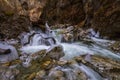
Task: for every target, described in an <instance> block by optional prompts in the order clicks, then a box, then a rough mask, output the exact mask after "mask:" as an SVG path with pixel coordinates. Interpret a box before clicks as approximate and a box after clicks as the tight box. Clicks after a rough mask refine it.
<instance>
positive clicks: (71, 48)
mask: <svg viewBox="0 0 120 80" xmlns="http://www.w3.org/2000/svg"><path fill="white" fill-rule="evenodd" d="M57 31H58V30H53V31H52V34H49V36H51V37H54V38H55V40H56V44H60V45H62V47H63V50H64V53H65V56H64V57H62V58H61V59H62V60H71V59H72V58H74V57H76V56H80V55H84V54H90V55H99V56H103V57H107V58H111V59H113V60H117V61H120V56H119V55H116V54H115V53H114V52H112V51H111V50H109V49H108V48H107V46H109V44H111V43H113V42H114V41H110V40H104V39H99V38H96V37H99V33H97V34H95V32H92V34H94V35H95V37H91V38H89V39H88V40H87V41H80V42H73V43H62V42H61V38H62V35H61V34H58V33H57ZM48 33H49V30H48V32H47V34H48ZM43 37H45V34H43V33H39V34H35V35H34V36H33V37H32V38H31V40H30V44H28V45H26V46H23V47H22V48H21V49H20V50H21V51H22V52H24V53H28V54H29V53H30V54H33V53H36V52H38V51H40V50H44V49H45V50H48V49H49V48H50V47H51V46H52V45H54V44H53V43H54V42H53V41H52V40H50V39H48V40H47V41H46V40H44V39H43ZM46 42H47V43H49V45H46ZM72 67H74V69H75V68H78V69H80V70H81V71H83V72H84V73H85V74H86V75H87V76H88V80H103V78H102V77H101V76H100V75H99V74H98V73H97V72H95V71H94V70H92V69H91V68H89V67H87V66H85V65H83V64H80V65H79V64H77V63H76V64H74V65H73V66H72ZM59 69H60V70H61V71H63V72H65V73H66V76H67V78H68V80H76V77H74V73H72V70H73V69H69V68H62V67H61V68H59ZM53 72H54V71H53ZM53 72H51V73H50V74H49V76H50V75H52V74H53Z"/></svg>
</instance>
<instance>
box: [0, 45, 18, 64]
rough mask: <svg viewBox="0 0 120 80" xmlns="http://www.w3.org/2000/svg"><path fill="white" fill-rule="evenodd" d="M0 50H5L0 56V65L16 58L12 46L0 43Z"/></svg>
mask: <svg viewBox="0 0 120 80" xmlns="http://www.w3.org/2000/svg"><path fill="white" fill-rule="evenodd" d="M0 49H2V50H7V51H4V54H2V55H0V63H5V62H9V61H12V60H15V59H17V58H18V53H17V50H16V49H15V48H14V47H13V46H11V45H8V44H5V43H0ZM5 53H8V54H5Z"/></svg>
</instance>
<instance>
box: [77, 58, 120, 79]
mask: <svg viewBox="0 0 120 80" xmlns="http://www.w3.org/2000/svg"><path fill="white" fill-rule="evenodd" d="M76 60H77V61H78V62H81V63H83V64H85V65H87V66H89V67H91V68H92V69H93V70H95V71H96V72H98V73H99V74H100V75H101V76H102V77H104V78H107V79H116V80H119V77H118V74H119V66H120V63H119V62H117V61H114V60H112V59H109V58H104V57H100V56H91V61H86V60H85V57H79V58H76Z"/></svg>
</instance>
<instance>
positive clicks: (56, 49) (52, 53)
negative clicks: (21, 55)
mask: <svg viewBox="0 0 120 80" xmlns="http://www.w3.org/2000/svg"><path fill="white" fill-rule="evenodd" d="M46 53H47V56H48V57H50V58H52V59H55V60H59V59H60V58H61V57H63V56H64V51H63V48H62V46H61V45H55V46H52V47H50V48H49V49H48V50H47V52H46Z"/></svg>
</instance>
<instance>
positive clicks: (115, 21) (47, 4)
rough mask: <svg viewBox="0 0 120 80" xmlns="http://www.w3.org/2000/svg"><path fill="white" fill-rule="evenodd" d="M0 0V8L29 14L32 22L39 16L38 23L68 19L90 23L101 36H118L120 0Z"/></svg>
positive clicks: (85, 24) (68, 21) (5, 11)
mask: <svg viewBox="0 0 120 80" xmlns="http://www.w3.org/2000/svg"><path fill="white" fill-rule="evenodd" d="M15 3H16V4H15ZM0 4H1V5H0V12H3V13H5V14H6V15H9V16H10V15H13V14H14V13H16V14H19V15H24V16H28V17H29V19H30V20H31V21H32V22H36V21H38V20H39V21H38V23H37V24H41V23H44V22H45V21H48V22H49V23H50V24H57V23H62V24H64V23H65V24H66V23H69V24H72V25H78V27H77V28H79V27H86V28H88V27H93V28H94V29H95V30H96V31H97V30H98V31H99V32H100V33H101V35H102V36H108V37H110V38H119V37H120V36H119V33H120V15H119V14H120V0H34V1H33V0H27V1H25V0H20V1H19V0H15V1H8V0H0ZM0 18H1V20H0V23H1V22H3V20H4V18H3V16H2V14H1V13H0ZM8 19H9V18H8ZM12 22H13V21H12ZM17 22H19V21H17ZM25 23H26V22H25ZM1 27H4V26H1ZM26 27H28V26H26ZM8 28H9V27H7V29H8ZM10 28H11V30H12V29H13V30H15V28H14V27H13V26H11V27H10ZM21 28H23V27H21ZM0 30H1V29H0ZM18 31H19V30H18ZM0 32H1V31H0ZM8 32H9V31H8ZM1 33H3V32H1ZM4 33H5V31H4Z"/></svg>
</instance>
